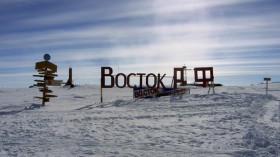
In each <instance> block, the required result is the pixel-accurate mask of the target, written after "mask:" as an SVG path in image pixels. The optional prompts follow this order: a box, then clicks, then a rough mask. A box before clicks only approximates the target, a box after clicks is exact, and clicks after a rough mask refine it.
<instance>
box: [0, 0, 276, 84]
mask: <svg viewBox="0 0 280 157" xmlns="http://www.w3.org/2000/svg"><path fill="white" fill-rule="evenodd" d="M279 9H280V1H279V0H118V1H116V0H102V1H100V0H83V1H76V0H59V1H57V0H36V1H34V0H1V1H0V23H1V25H0V56H1V57H0V87H28V86H29V85H32V84H33V83H34V82H33V80H34V78H33V77H32V75H33V74H36V71H35V69H34V66H35V62H38V61H41V60H43V55H44V54H45V53H49V54H50V55H51V56H52V59H51V61H52V62H53V63H55V64H57V65H58V75H59V77H58V78H57V79H63V80H65V81H66V79H67V75H68V67H69V66H71V67H72V68H73V74H74V81H75V82H74V83H75V84H99V78H100V67H101V66H111V67H112V68H113V69H114V73H117V72H118V70H119V72H123V73H126V74H128V73H131V72H135V73H137V72H144V73H150V72H152V73H161V74H167V75H169V76H171V75H172V72H173V67H181V66H183V65H184V64H185V65H186V66H187V67H188V68H190V69H192V68H194V67H202V66H212V67H214V75H215V82H218V83H222V84H224V85H250V84H252V83H260V82H262V79H263V77H272V80H273V81H280V10H279ZM188 80H189V82H193V71H188Z"/></svg>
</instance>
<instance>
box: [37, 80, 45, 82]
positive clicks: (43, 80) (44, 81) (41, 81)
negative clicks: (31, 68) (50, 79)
mask: <svg viewBox="0 0 280 157" xmlns="http://www.w3.org/2000/svg"><path fill="white" fill-rule="evenodd" d="M34 81H35V82H45V81H44V80H34Z"/></svg>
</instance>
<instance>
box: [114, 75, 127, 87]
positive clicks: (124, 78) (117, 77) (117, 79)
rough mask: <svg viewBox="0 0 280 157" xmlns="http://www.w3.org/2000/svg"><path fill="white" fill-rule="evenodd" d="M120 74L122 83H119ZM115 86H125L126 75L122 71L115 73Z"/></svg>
mask: <svg viewBox="0 0 280 157" xmlns="http://www.w3.org/2000/svg"><path fill="white" fill-rule="evenodd" d="M120 76H122V77H123V85H120V84H119V77H120ZM116 86H117V87H119V88H124V87H125V86H126V76H125V74H124V73H119V74H117V75H116Z"/></svg>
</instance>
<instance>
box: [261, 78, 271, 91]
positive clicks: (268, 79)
mask: <svg viewBox="0 0 280 157" xmlns="http://www.w3.org/2000/svg"><path fill="white" fill-rule="evenodd" d="M263 80H264V81H266V88H265V89H266V94H268V81H271V78H269V77H265V78H264V79H263Z"/></svg>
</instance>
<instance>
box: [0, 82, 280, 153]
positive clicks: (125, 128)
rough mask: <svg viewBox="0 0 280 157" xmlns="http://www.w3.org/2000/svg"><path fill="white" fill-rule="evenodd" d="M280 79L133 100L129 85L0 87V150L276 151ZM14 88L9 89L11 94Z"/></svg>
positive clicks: (279, 148)
mask: <svg viewBox="0 0 280 157" xmlns="http://www.w3.org/2000/svg"><path fill="white" fill-rule="evenodd" d="M279 87H280V86H279V84H277V85H276V86H275V87H274V89H273V93H271V94H272V95H265V94H264V90H263V86H261V85H258V86H257V85H256V86H252V87H219V88H216V93H217V94H210V95H207V94H206V93H207V89H201V88H192V89H191V94H190V95H184V96H183V97H182V98H180V97H173V98H172V97H160V98H154V99H132V90H130V89H110V90H109V89H108V90H105V91H104V101H105V102H104V103H102V104H101V103H100V102H99V101H100V95H99V88H98V87H95V86H77V87H75V88H73V89H68V88H65V87H64V88H62V87H61V88H55V89H54V91H55V92H56V93H57V95H58V96H59V97H58V98H55V99H53V100H51V102H49V103H47V104H46V106H45V107H38V104H39V103H40V102H39V101H37V100H33V99H32V97H33V96H35V95H36V92H35V90H36V89H1V95H0V100H1V101H0V118H1V121H0V127H1V129H0V156H160V157H162V156H203V157H204V156H205V157H209V156H236V157H239V156H240V157H241V156H275V157H276V156H279V155H280V125H279V121H280V118H279V114H280V111H279V108H280V105H279V97H278V96H279V93H280V92H279V90H280V89H279ZM13 95H14V96H13Z"/></svg>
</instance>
